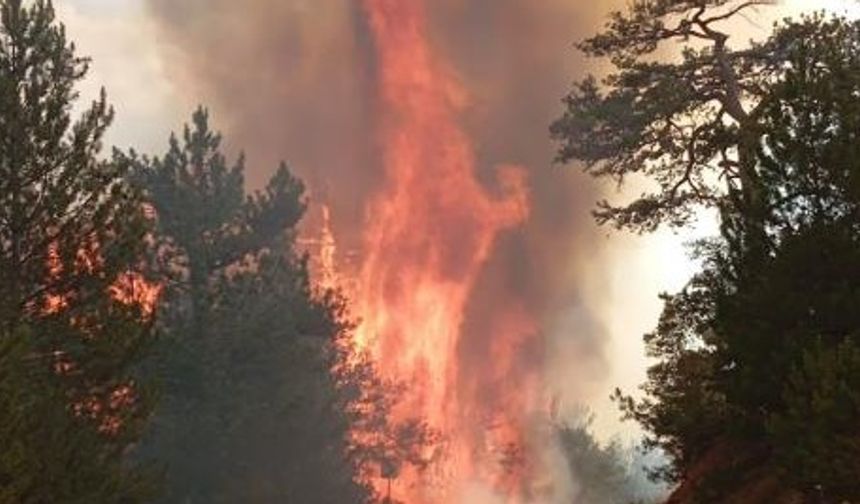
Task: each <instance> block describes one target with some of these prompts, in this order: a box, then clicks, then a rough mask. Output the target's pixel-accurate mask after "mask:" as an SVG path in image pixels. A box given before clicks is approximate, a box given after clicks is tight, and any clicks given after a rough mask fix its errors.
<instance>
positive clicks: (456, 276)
mask: <svg viewBox="0 0 860 504" xmlns="http://www.w3.org/2000/svg"><path fill="white" fill-rule="evenodd" d="M364 7H365V11H366V13H367V16H368V19H369V23H370V27H371V31H372V33H373V37H374V41H375V45H376V50H377V61H378V72H379V75H378V78H379V111H378V112H379V114H380V117H381V124H380V131H379V142H380V152H381V155H382V158H383V163H384V168H385V173H386V185H385V187H384V188H383V189H382V190H381V191H380V193H379V194H378V195H377V196H376V197H375V199H374V200H373V201H372V202H371V204H370V207H369V215H371V216H372V222H371V223H370V224H369V225H368V228H367V230H366V232H365V241H366V243H365V247H366V248H365V253H364V261H363V265H362V267H361V271H360V272H359V284H358V292H357V294H356V297H357V299H356V300H355V301H356V308H357V311H358V316H359V320H360V321H361V323H360V326H359V327H358V329H357V331H356V335H355V339H356V345H357V347H358V349H359V350H361V351H366V352H368V353H369V354H370V355H371V356H372V358H373V359H374V361H375V362H376V364H377V366H378V368H379V369H380V370H381V371H382V372H384V373H386V375H388V376H390V377H393V378H394V379H396V380H399V381H402V382H403V383H404V384H406V386H407V390H406V393H405V395H404V397H402V401H401V404H400V405H399V409H398V410H397V411H399V413H398V412H397V411H396V412H395V415H398V414H399V415H402V416H403V417H404V418H405V417H407V416H409V415H412V416H414V415H420V416H421V417H423V418H424V419H425V420H426V421H427V422H428V423H429V425H430V426H431V427H433V428H435V429H438V430H439V431H440V432H441V434H442V435H443V436H444V438H445V440H446V443H445V450H444V456H443V458H444V460H442V461H440V463H439V464H438V465H439V466H440V467H439V468H437V469H436V470H435V471H434V476H432V477H431V476H428V475H426V474H425V475H420V474H417V473H414V472H413V473H409V472H407V473H403V474H401V476H400V477H399V478H398V480H397V481H396V482H395V485H396V487H397V493H396V495H395V497H396V498H398V499H401V500H402V499H405V500H406V502H407V503H408V504H420V503H429V502H455V501H456V500H457V499H458V498H459V497H457V495H458V492H461V491H462V488H463V487H464V486H465V485H466V483H467V482H478V483H480V484H482V485H486V486H487V487H489V488H492V489H493V491H495V492H496V493H500V494H502V495H505V496H507V498H508V500H509V501H510V502H515V501H516V500H517V497H516V496H517V495H518V494H519V493H521V491H522V486H523V481H522V480H523V478H525V477H526V476H525V472H526V471H527V470H528V468H527V467H525V466H527V465H528V462H527V461H526V462H522V463H511V461H512V460H513V459H517V458H518V457H510V455H511V454H512V453H514V452H516V451H517V450H518V449H520V448H521V447H522V446H523V445H524V444H525V437H526V432H525V427H524V422H523V421H522V420H521V419H522V418H524V416H525V415H527V414H528V412H529V410H530V409H531V410H533V408H532V403H533V402H534V401H536V397H535V394H536V391H537V390H538V389H537V387H538V384H537V383H535V382H534V380H532V379H523V380H522V381H520V382H519V383H508V384H507V385H509V389H510V390H508V391H507V392H506V393H505V395H504V397H481V393H482V390H481V386H480V385H475V386H473V387H469V386H466V385H464V383H466V382H468V383H473V384H474V383H478V382H476V381H470V380H466V379H464V377H468V376H469V375H470V373H483V376H482V377H481V378H480V380H479V382H480V383H499V382H505V381H510V378H509V377H508V376H506V375H507V374H508V373H509V372H510V371H511V369H512V367H513V366H514V364H512V360H513V356H514V355H515V353H516V352H517V351H518V345H519V343H520V341H519V340H520V339H522V338H528V337H533V335H534V334H535V328H534V324H533V323H532V321H531V319H530V317H529V316H528V314H527V313H526V311H525V310H522V309H517V307H513V308H511V309H508V308H509V307H504V310H505V311H506V312H507V314H506V315H505V317H504V319H500V320H497V321H495V323H494V325H495V326H496V327H498V332H497V333H495V334H494V335H493V336H494V339H493V341H495V343H493V344H492V347H491V348H487V349H486V360H487V365H486V367H485V368H484V369H481V370H476V369H464V368H462V366H461V363H460V360H459V359H458V351H460V349H461V345H462V343H463V341H464V338H467V337H468V335H465V334H463V329H462V325H463V323H464V319H465V316H466V308H467V304H468V302H469V299H470V296H471V295H472V291H473V288H474V285H475V283H476V281H477V277H478V275H479V273H480V271H481V268H482V267H483V266H484V264H485V263H486V261H487V260H488V258H489V256H490V254H491V252H492V248H493V244H494V242H495V240H496V238H497V237H498V235H499V234H500V233H501V232H502V231H504V230H505V229H509V228H512V227H514V226H516V225H518V224H519V223H521V222H523V221H524V220H525V218H526V217H527V215H528V195H527V189H526V178H525V173H524V171H523V170H522V169H520V168H518V167H511V166H505V167H501V168H499V170H498V176H497V180H496V191H495V193H497V194H493V192H492V191H488V190H487V189H486V188H485V187H483V186H482V185H481V183H479V181H478V180H477V178H476V175H475V171H476V160H475V153H474V148H473V146H472V144H471V141H470V139H469V137H468V136H467V135H466V133H465V132H464V131H463V129H462V128H461V127H460V126H459V124H458V114H459V113H460V112H461V111H462V110H463V108H464V107H465V105H466V102H467V97H466V94H465V93H464V91H463V90H462V88H461V87H460V85H459V84H458V80H457V78H456V76H455V74H454V72H453V71H452V70H451V69H450V68H448V67H447V66H446V65H445V63H444V61H443V60H442V59H441V58H440V57H439V56H438V55H437V54H436V53H435V51H434V48H433V47H432V46H431V44H430V42H429V40H428V36H427V27H426V21H427V20H426V14H425V10H424V5H423V1H422V0H364ZM490 410H493V411H490ZM490 413H491V414H492V418H488V415H489V414H490ZM506 455H507V457H506ZM506 463H507V464H506ZM505 465H508V467H507V470H506V468H505V467H504V466H505ZM430 479H432V480H433V481H432V482H431V481H430Z"/></svg>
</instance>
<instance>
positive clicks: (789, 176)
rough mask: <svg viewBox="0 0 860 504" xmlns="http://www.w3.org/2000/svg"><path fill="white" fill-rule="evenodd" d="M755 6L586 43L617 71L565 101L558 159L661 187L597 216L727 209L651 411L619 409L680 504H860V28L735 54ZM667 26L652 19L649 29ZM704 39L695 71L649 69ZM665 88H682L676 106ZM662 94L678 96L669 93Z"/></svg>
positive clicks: (683, 311) (634, 14)
mask: <svg viewBox="0 0 860 504" xmlns="http://www.w3.org/2000/svg"><path fill="white" fill-rule="evenodd" d="M756 3H758V2H731V1H725V0H722V1H709V2H683V1H676V2H663V1H643V2H636V3H634V4H632V6H631V7H630V10H629V11H627V12H624V13H617V14H616V15H614V17H613V18H612V22H611V23H610V25H609V26H608V28H607V31H606V32H605V33H603V34H601V35H599V36H597V37H595V38H593V39H591V40H589V41H587V42H586V43H585V44H583V48H584V49H585V50H586V52H588V53H590V54H592V55H596V56H604V55H609V56H611V57H612V61H613V63H614V64H615V66H616V68H617V72H616V73H614V74H612V75H611V76H610V77H609V78H608V79H607V80H606V82H605V84H606V88H608V91H604V90H602V89H600V87H599V86H598V85H597V84H596V81H594V80H593V79H588V80H586V81H585V82H584V83H582V84H580V85H579V86H578V87H577V88H576V89H575V90H574V92H573V94H571V96H570V97H569V98H568V100H567V104H568V107H569V108H568V112H567V113H566V115H565V116H564V117H563V118H562V119H561V120H559V122H558V123H556V124H555V125H554V128H553V131H554V134H555V135H556V137H557V138H559V139H560V140H561V141H562V142H563V143H562V148H561V152H560V158H561V159H563V160H568V159H579V160H582V161H584V162H585V165H586V168H587V169H588V170H590V171H592V172H593V173H596V174H597V175H601V176H613V177H615V178H617V179H619V180H621V179H623V177H625V176H627V175H632V174H637V173H644V174H645V175H647V176H649V177H650V178H651V179H652V180H654V181H656V182H657V185H658V187H659V188H660V190H659V191H658V192H657V193H655V194H646V195H644V196H642V197H641V198H640V199H638V200H637V201H635V202H633V203H632V204H631V205H628V206H624V207H620V208H617V207H613V206H611V205H609V204H604V205H603V206H602V207H601V209H600V210H599V211H598V216H599V217H600V218H601V219H603V220H604V221H612V222H615V223H616V224H618V225H620V226H629V227H633V228H635V229H640V230H642V229H651V228H653V227H655V226H657V225H659V224H661V223H664V222H669V223H672V224H684V223H685V222H686V221H687V219H688V218H689V217H690V216H691V215H692V213H691V212H692V210H693V208H694V207H695V206H696V205H705V206H712V207H714V208H716V209H717V210H718V211H719V212H720V216H721V223H722V226H721V233H720V236H718V237H715V238H713V239H711V240H706V241H703V242H702V243H700V244H699V245H698V246H697V248H696V254H697V255H698V257H699V258H701V259H702V260H703V264H704V266H703V269H702V271H701V272H700V273H699V274H698V275H696V277H695V278H694V279H693V280H692V281H691V283H690V284H689V285H688V287H687V288H686V289H684V290H683V291H682V292H681V293H679V294H676V295H672V296H665V308H664V312H663V315H662V318H661V321H660V324H659V326H658V327H657V329H656V331H655V332H654V333H652V334H650V335H648V336H646V342H647V344H648V349H649V352H650V354H651V356H652V357H654V358H656V359H657V363H656V364H655V365H654V366H653V367H652V368H651V369H650V371H649V379H648V382H647V383H646V384H645V386H644V391H645V392H646V398H645V399H644V400H641V401H636V400H634V399H632V398H630V397H626V396H623V395H622V394H620V393H619V394H618V395H617V397H618V399H619V400H620V401H621V406H622V408H623V409H624V411H625V412H626V413H627V415H628V416H630V417H631V418H634V419H636V420H637V421H639V422H640V423H641V424H642V425H643V426H644V427H645V428H646V430H647V431H648V433H649V440H648V441H649V443H650V444H651V445H655V446H659V447H661V448H663V450H665V452H666V453H667V454H668V455H669V457H670V459H671V464H670V465H669V466H667V467H665V468H663V469H662V470H660V471H657V475H658V476H662V477H663V478H664V479H667V480H669V481H672V482H678V483H681V486H680V488H679V489H678V491H677V492H676V494H675V496H674V499H675V501H677V502H725V501H727V500H729V501H743V502H779V501H780V499H797V498H802V499H812V498H815V499H819V500H820V501H823V502H841V501H844V500H848V501H856V500H857V499H860V488H858V486H857V483H856V475H857V474H860V466H858V465H857V461H858V460H860V452H858V446H860V429H858V425H860V408H858V397H860V388H858V387H860V367H857V363H858V360H857V356H858V353H857V346H856V338H857V334H858V331H860V318H858V315H857V314H858V308H860V269H858V264H860V262H858V260H860V235H858V231H860V221H859V220H858V218H860V207H858V202H860V200H858V196H860V161H858V157H857V154H858V152H857V150H858V148H860V142H858V135H860V128H858V125H860V124H858V121H860V107H859V106H858V99H857V98H858V96H860V51H858V49H860V24H858V23H857V22H850V21H848V20H845V19H842V18H827V17H824V16H823V15H815V16H812V17H807V18H804V19H801V20H800V21H786V22H784V23H782V24H780V25H778V26H777V27H776V28H775V31H774V33H773V34H772V36H771V37H770V38H769V39H768V40H766V41H765V42H763V43H757V44H752V46H751V47H749V48H742V49H734V50H733V49H731V48H730V47H729V46H728V45H727V41H728V36H727V35H725V34H723V33H722V32H719V31H718V30H717V28H716V27H715V26H718V24H719V22H720V21H722V20H725V19H729V18H731V17H733V16H736V15H737V14H738V13H740V12H742V11H743V10H744V9H746V8H748V7H750V6H752V5H753V4H756ZM648 19H650V21H648ZM672 40H675V41H680V42H687V43H689V41H691V40H695V41H696V42H697V44H696V46H695V47H694V45H693V44H690V45H688V46H686V47H684V49H683V50H682V51H681V53H682V57H681V60H680V61H670V62H666V63H654V62H648V61H646V59H647V56H648V55H649V54H651V53H653V51H655V50H656V49H657V48H658V47H659V46H660V44H661V43H662V42H666V41H672ZM667 85H670V86H671V89H673V90H674V91H677V92H673V93H666V92H665V89H667V87H666V86H667ZM661 90H662V91H661Z"/></svg>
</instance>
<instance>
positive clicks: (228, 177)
mask: <svg viewBox="0 0 860 504" xmlns="http://www.w3.org/2000/svg"><path fill="white" fill-rule="evenodd" d="M220 142H221V138H220V136H219V135H218V134H215V133H213V132H212V131H211V130H210V128H209V124H208V115H207V113H206V112H205V111H203V110H198V111H197V112H196V113H195V114H194V117H193V124H192V125H191V126H189V127H186V129H185V131H184V133H183V135H182V137H181V139H180V138H177V137H172V138H171V140H170V147H169V149H168V151H167V153H166V154H165V155H164V156H161V157H156V158H153V159H149V158H146V157H144V158H139V157H137V156H136V155H135V154H134V153H132V154H131V155H130V159H131V161H132V162H133V163H134V164H135V166H136V169H135V170H134V173H133V179H134V180H135V182H136V183H137V184H139V185H140V186H141V187H142V188H143V189H144V190H145V191H146V194H147V196H148V199H149V201H150V204H151V205H152V207H153V210H154V213H155V214H156V221H157V233H156V237H157V238H156V244H155V246H154V247H153V251H152V252H153V253H152V260H153V262H154V263H155V264H156V265H157V268H158V269H159V271H161V272H162V273H163V275H164V276H165V278H166V281H167V289H166V292H165V295H164V297H163V300H164V302H163V304H162V306H161V310H160V314H161V318H160V321H161V329H162V332H163V337H162V345H161V347H160V352H159V353H158V355H157V356H156V358H155V359H153V361H152V372H153V373H154V374H155V376H156V377H158V378H160V380H161V382H162V392H163V393H162V404H161V406H160V407H159V409H158V415H157V416H156V419H155V425H154V429H153V432H152V434H151V436H149V438H148V439H147V442H146V443H145V446H144V448H145V451H146V453H147V454H149V455H150V456H152V457H153V458H156V459H158V460H160V461H163V462H164V463H166V473H167V478H166V479H167V484H166V492H165V495H164V499H163V500H164V502H205V503H217V502H321V503H322V502H331V503H335V502H361V501H363V500H364V499H366V498H367V490H366V489H364V488H363V487H361V486H360V485H357V484H356V483H355V482H354V481H353V478H354V476H355V466H354V465H353V464H352V462H351V461H350V460H349V459H348V458H346V457H345V455H346V454H347V444H346V443H347V437H346V429H347V428H348V425H349V423H348V418H347V417H346V413H345V411H344V410H345V408H344V400H345V399H344V397H343V394H342V392H341V390H340V387H339V386H338V383H337V377H336V376H335V375H333V374H332V373H331V370H332V369H333V368H334V367H335V365H336V363H337V359H338V358H339V356H338V351H337V344H338V342H339V340H340V338H342V336H343V334H344V331H345V330H346V329H347V327H346V326H345V324H344V322H343V321H342V319H343V308H342V305H341V303H340V302H339V301H338V300H337V298H336V297H334V296H333V294H331V293H328V294H326V293H317V292H315V291H314V290H313V289H312V287H311V284H310V280H309V274H308V267H307V261H306V259H305V258H304V257H302V256H301V255H299V252H297V250H296V243H295V238H296V225H297V224H298V222H299V220H300V219H301V217H302V215H303V213H304V211H305V202H304V196H303V193H304V188H303V186H302V184H301V183H300V182H299V181H298V180H297V179H295V178H294V177H293V176H292V175H291V174H290V172H289V171H288V170H287V169H286V167H284V166H282V167H281V168H280V169H279V170H278V171H277V172H276V173H275V175H274V176H273V177H272V178H271V180H270V181H269V183H268V185H267V186H266V188H265V189H264V190H262V191H259V192H256V193H254V194H252V195H251V196H246V195H245V185H244V177H243V170H244V162H243V159H242V158H241V157H240V158H239V159H238V160H237V161H236V162H235V163H233V164H228V162H227V160H226V158H225V156H224V155H223V154H222V153H221V149H220Z"/></svg>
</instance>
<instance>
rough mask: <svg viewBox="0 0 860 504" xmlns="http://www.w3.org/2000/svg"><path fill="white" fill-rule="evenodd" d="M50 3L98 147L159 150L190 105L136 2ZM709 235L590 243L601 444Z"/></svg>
mask: <svg viewBox="0 0 860 504" xmlns="http://www.w3.org/2000/svg"><path fill="white" fill-rule="evenodd" d="M175 1H176V2H182V1H183V0H175ZM284 1H288V0H284ZM319 1H324V0H319ZM522 1H524V2H525V1H528V2H532V1H541V0H522ZM570 1H571V2H577V1H582V0H570ZM55 5H56V6H57V8H58V10H59V14H60V16H61V18H62V20H63V21H64V22H65V23H66V24H67V26H68V30H69V34H70V36H71V38H72V39H73V40H75V41H76V43H77V45H78V48H79V51H80V53H81V54H84V55H88V56H91V57H92V58H93V60H94V63H93V67H92V73H91V75H90V78H89V79H88V81H87V83H86V85H85V88H84V90H83V94H84V97H85V98H91V97H94V96H95V95H96V93H97V92H98V89H99V87H101V86H105V87H106V88H107V90H108V96H109V99H110V101H111V102H112V103H113V104H114V105H115V107H116V109H117V119H116V122H115V124H114V127H113V129H112V132H111V134H110V136H109V137H108V142H109V143H111V144H114V145H117V146H119V147H122V148H127V147H130V146H134V147H135V148H136V149H138V150H140V151H143V152H145V153H159V152H161V151H162V150H163V149H164V148H165V146H166V139H167V136H168V134H169V132H170V131H171V130H172V129H177V128H179V127H181V124H182V122H183V121H184V120H185V119H186V118H187V117H188V116H189V113H190V112H191V110H192V108H193V107H195V106H196V105H197V103H196V101H195V98H194V97H190V96H185V95H183V91H182V90H181V89H180V87H179V86H176V85H173V84H174V83H175V82H176V78H177V77H175V76H172V75H171V74H170V73H169V70H168V65H166V64H164V62H163V56H164V55H165V54H168V52H169V51H171V48H170V47H169V46H167V45H166V43H164V42H163V41H161V40H159V34H158V30H157V28H156V26H155V24H154V23H153V22H152V21H151V20H150V19H149V18H148V17H147V13H146V12H145V9H144V6H143V2H142V0H55ZM822 7H826V8H830V9H836V10H844V9H847V10H848V11H849V12H850V14H852V15H857V14H860V7H858V5H857V3H853V2H843V1H839V0H825V1H821V0H815V1H813V0H789V1H787V2H786V3H785V4H784V6H783V7H782V8H781V12H784V13H791V12H797V11H798V10H801V9H804V8H806V9H809V8H822ZM769 24H770V23H769V22H765V21H754V22H750V23H749V25H748V26H746V27H743V29H744V30H748V31H749V32H750V33H751V34H752V33H755V32H757V31H758V32H760V31H761V29H760V28H761V27H762V26H769ZM756 25H758V26H756ZM557 98H560V97H555V96H549V97H547V99H548V100H556V99H557ZM216 112H217V111H216ZM215 119H216V121H217V116H216V118H215ZM712 229H713V227H712V225H710V224H709V223H708V222H707V220H706V222H704V223H703V224H702V225H701V226H700V229H699V230H697V231H693V232H690V233H685V234H684V235H682V236H679V235H675V234H673V233H671V232H662V233H659V234H657V235H653V236H649V237H634V236H629V235H613V236H609V235H610V232H609V230H606V231H605V232H602V233H601V234H600V235H599V236H600V237H601V239H603V240H606V241H607V242H608V245H609V246H607V247H604V249H606V250H608V251H609V252H608V254H609V256H610V257H609V258H608V260H606V261H601V262H600V263H599V264H600V266H599V267H598V268H594V269H593V270H590V271H585V272H583V278H584V279H585V281H587V282H594V283H595V285H597V284H605V285H608V288H603V289H600V291H601V292H603V294H602V296H603V297H604V299H595V300H591V303H592V304H593V305H594V306H599V307H600V309H599V310H597V313H598V318H599V320H598V323H600V324H602V325H603V326H604V327H605V329H606V330H607V333H608V334H609V338H610V341H609V342H608V343H607V353H608V361H609V374H608V376H600V377H599V381H600V383H599V384H596V385H597V386H594V387H592V390H595V391H599V392H595V393H594V397H590V398H587V399H586V400H587V401H588V402H589V406H590V407H592V408H593V409H594V410H595V411H596V412H597V414H598V424H597V428H598V430H599V431H600V433H601V434H603V435H604V436H607V435H611V434H612V433H617V432H620V431H621V430H622V427H621V426H620V425H619V424H618V422H617V421H616V417H617V414H616V413H615V411H614V409H613V406H612V405H611V404H610V403H609V401H608V400H607V397H608V394H609V392H610V390H611V389H612V388H613V387H615V386H620V387H622V388H624V389H626V390H628V391H630V390H633V389H634V388H635V386H636V384H638V383H640V382H641V381H642V380H643V379H644V371H645V367H646V364H647V363H646V360H645V357H644V355H643V348H642V342H641V341H642V339H641V335H642V334H643V333H645V332H646V331H649V330H651V329H652V328H653V326H654V325H655V323H656V319H657V315H658V313H659V309H660V303H659V300H658V299H657V294H658V293H659V292H661V291H674V290H677V289H678V288H680V287H681V286H682V285H683V283H684V282H685V281H686V279H687V278H688V277H689V275H690V273H691V272H692V271H693V269H694V265H693V264H691V263H690V261H689V260H687V259H686V256H685V252H684V247H683V243H684V242H685V241H687V240H689V239H691V237H693V236H696V235H701V234H702V233H707V232H710V231H711V230H712ZM595 379H598V378H595Z"/></svg>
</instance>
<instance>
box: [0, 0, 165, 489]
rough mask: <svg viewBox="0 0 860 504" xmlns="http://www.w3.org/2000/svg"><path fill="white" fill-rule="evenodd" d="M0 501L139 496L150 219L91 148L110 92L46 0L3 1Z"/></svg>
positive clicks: (114, 166) (118, 166) (119, 166)
mask: <svg viewBox="0 0 860 504" xmlns="http://www.w3.org/2000/svg"><path fill="white" fill-rule="evenodd" d="M0 25H2V26H0V28H2V30H0V117H2V119H0V338H2V344H0V346H2V348H3V351H2V354H0V359H2V360H3V364H2V368H3V373H2V376H0V380H2V383H0V388H2V389H3V392H4V393H3V396H2V397H3V411H2V412H0V417H2V419H0V421H2V423H3V432H2V436H3V439H2V446H3V447H4V449H3V450H2V453H0V486H2V491H0V497H2V499H3V500H2V502H16V503H30V502H32V503H41V502H106V503H109V502H139V501H141V499H142V498H143V494H144V492H143V490H144V488H143V486H145V485H143V484H144V480H145V478H144V477H143V474H142V473H141V472H139V471H138V470H137V469H135V468H134V467H131V466H130V465H128V463H127V461H126V460H125V455H126V452H127V451H128V450H129V448H130V447H131V446H132V445H133V444H134V443H135V441H136V440H137V439H138V437H139V435H140V433H141V431H142V428H143V427H144V426H145V424H146V421H147V420H148V418H149V405H150V400H149V398H148V394H147V392H146V389H145V387H144V386H143V384H142V383H141V382H140V380H139V376H138V375H137V373H136V365H137V363H138V362H139V360H140V358H141V355H142V351H143V350H144V349H145V347H146V346H147V345H148V344H149V342H150V341H151V337H152V331H151V325H152V319H151V317H150V316H149V312H148V310H149V308H150V307H149V305H148V301H149V298H150V297H151V296H152V295H153V293H154V291H153V290H152V288H151V286H149V285H148V284H147V283H146V282H145V278H144V276H143V275H142V274H141V273H140V271H141V268H142V266H143V264H142V262H141V261H142V259H143V258H144V252H145V250H144V249H145V237H146V232H147V228H148V224H147V220H146V218H145V215H144V212H143V208H142V201H141V200H140V198H139V197H138V195H137V194H136V192H135V191H133V190H132V189H131V188H130V187H129V185H128V184H126V183H125V182H124V173H125V171H126V168H127V166H126V165H124V164H123V163H120V162H113V161H106V160H104V159H102V158H100V157H99V153H100V149H101V144H102V138H103V136H104V133H105V131H106V129H107V128H108V126H109V124H110V122H111V120H112V118H113V111H112V110H111V109H110V108H109V107H108V105H107V102H106V98H105V94H104V92H102V95H101V97H100V98H99V99H98V100H96V101H95V102H94V103H92V105H91V106H90V107H89V108H88V109H87V110H85V111H84V112H83V113H82V115H81V117H80V118H79V119H77V120H75V119H74V118H73V117H72V115H71V109H72V107H73V105H74V104H75V103H76V101H77V100H78V94H77V92H76V90H75V86H76V84H77V83H78V82H79V81H80V80H81V79H83V78H84V76H85V75H86V73H87V68H88V60H87V59H85V58H81V57H78V56H76V54H75V49H74V45H73V44H71V43H69V42H68V41H67V39H66V35H65V30H64V28H63V26H62V25H61V24H59V23H58V22H57V21H56V19H55V13H54V9H53V7H52V5H51V3H50V2H48V1H44V0H36V1H34V2H28V3H27V4H26V5H25V4H24V3H23V2H22V1H21V0H6V1H3V2H0Z"/></svg>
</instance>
